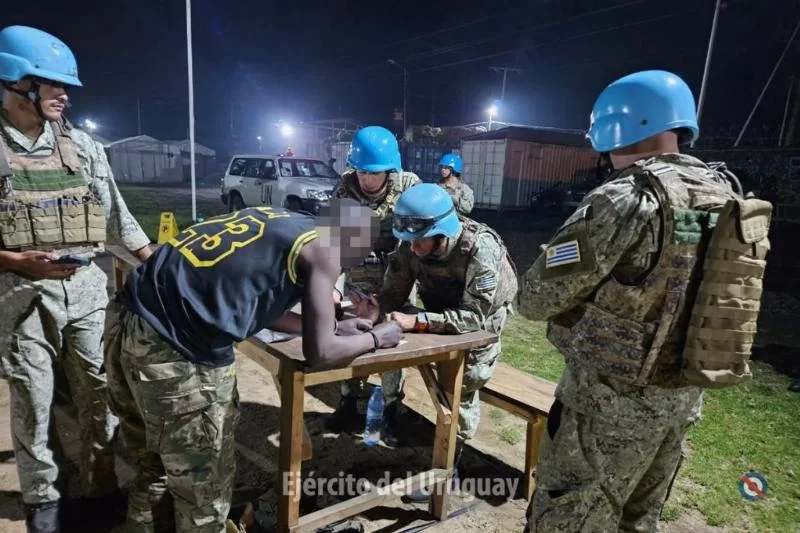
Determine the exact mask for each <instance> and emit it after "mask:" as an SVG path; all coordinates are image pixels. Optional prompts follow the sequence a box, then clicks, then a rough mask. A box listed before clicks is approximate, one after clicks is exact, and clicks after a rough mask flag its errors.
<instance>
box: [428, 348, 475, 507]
mask: <svg viewBox="0 0 800 533" xmlns="http://www.w3.org/2000/svg"><path fill="white" fill-rule="evenodd" d="M466 354H467V352H461V353H459V357H456V358H455V359H453V360H450V361H445V362H442V363H439V384H440V385H441V388H442V390H443V391H444V393H445V396H446V397H447V400H448V401H449V402H450V413H451V416H450V417H446V416H444V413H443V412H442V410H439V409H437V414H436V437H435V440H434V443H433V465H432V467H433V468H446V469H447V470H452V469H453V461H454V459H455V451H456V433H457V430H458V408H459V404H460V403H461V384H462V382H463V380H464V360H465V358H466ZM451 479H452V472H451V473H450V474H449V475H448V476H447V479H446V480H444V481H443V482H441V483H438V484H437V485H436V486H435V487H434V488H433V494H431V503H430V512H431V514H432V515H433V516H434V517H435V518H436V519H437V520H444V519H445V518H447V509H448V507H449V504H450V480H451Z"/></svg>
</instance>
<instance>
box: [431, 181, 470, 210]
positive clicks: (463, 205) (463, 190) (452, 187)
mask: <svg viewBox="0 0 800 533" xmlns="http://www.w3.org/2000/svg"><path fill="white" fill-rule="evenodd" d="M439 185H441V187H442V188H443V189H444V190H446V191H447V193H448V194H449V195H450V198H452V199H453V205H455V206H456V211H458V214H459V215H463V216H467V215H469V214H470V213H471V212H472V206H473V205H475V194H474V193H473V192H472V188H471V187H470V186H469V185H467V184H466V183H464V182H463V181H462V180H460V179H458V178H455V182H454V183H453V182H450V181H449V180H447V179H444V180H440V181H439Z"/></svg>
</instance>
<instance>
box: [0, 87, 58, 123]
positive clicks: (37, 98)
mask: <svg viewBox="0 0 800 533" xmlns="http://www.w3.org/2000/svg"><path fill="white" fill-rule="evenodd" d="M30 82H31V87H30V89H28V90H27V91H23V90H22V89H17V88H15V87H12V86H11V84H10V83H6V82H3V86H4V87H5V89H6V90H7V91H11V92H12V93H16V94H18V95H20V96H21V97H23V98H25V99H26V100H28V101H29V102H30V103H32V104H33V108H34V109H35V110H36V114H37V115H39V118H41V119H42V122H47V117H45V116H44V111H43V110H42V96H41V94H40V93H39V91H40V89H41V87H42V86H41V85H40V84H39V82H38V81H36V80H33V79H32V80H30ZM69 107H70V103H69V100H67V101H66V102H64V108H65V109H66V108H69Z"/></svg>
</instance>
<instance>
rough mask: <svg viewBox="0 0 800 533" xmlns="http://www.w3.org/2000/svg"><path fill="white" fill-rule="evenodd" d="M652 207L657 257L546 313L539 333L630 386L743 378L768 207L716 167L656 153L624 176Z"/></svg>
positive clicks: (758, 288)
mask: <svg viewBox="0 0 800 533" xmlns="http://www.w3.org/2000/svg"><path fill="white" fill-rule="evenodd" d="M631 173H634V174H637V178H638V177H641V179H643V180H646V181H647V185H648V186H649V187H650V188H651V189H652V190H653V191H654V192H655V194H656V197H657V198H658V201H659V204H660V206H661V209H660V215H661V232H660V233H661V235H660V243H659V252H658V253H659V257H658V261H657V262H656V263H655V265H654V267H653V268H652V269H651V270H650V271H649V272H647V273H646V274H645V275H644V276H643V277H642V278H640V279H639V280H635V281H633V282H631V281H630V280H625V281H624V282H621V281H618V280H617V279H616V277H615V273H614V272H612V273H611V274H610V275H609V277H608V278H607V279H606V280H605V281H604V282H603V283H602V284H601V285H600V286H599V287H597V288H596V289H595V292H594V293H593V295H592V296H591V297H590V299H589V301H587V302H586V303H584V304H582V305H581V306H579V307H578V308H577V309H574V310H572V311H569V312H568V313H566V314H565V315H562V316H561V317H559V318H557V319H555V320H553V321H551V323H550V325H549V328H548V329H549V331H548V338H549V339H550V341H551V342H552V343H553V344H554V345H555V346H556V347H557V348H558V349H559V350H561V351H562V353H564V354H565V355H567V356H570V357H575V358H576V359H577V360H578V361H579V362H581V363H582V364H585V365H587V366H589V367H591V368H594V369H595V370H596V371H597V372H598V373H599V374H601V375H605V376H610V377H613V378H616V379H619V380H621V381H623V382H626V383H629V384H633V385H637V386H658V387H666V388H676V387H687V386H700V387H708V388H716V387H724V386H728V385H732V384H735V383H738V382H740V381H742V380H745V379H748V378H749V377H750V370H749V368H748V365H747V361H748V360H749V357H750V347H751V345H752V341H753V338H754V336H755V333H756V319H757V318H758V309H759V300H760V297H761V280H762V278H763V273H764V267H765V266H766V262H765V260H764V259H765V257H766V252H767V250H768V248H769V243H768V241H767V240H766V234H767V230H768V227H769V216H770V213H771V206H770V204H769V203H768V202H764V201H762V200H756V199H742V198H741V197H740V196H739V195H737V194H735V193H734V192H733V191H732V189H731V187H730V185H729V184H728V183H727V182H726V181H725V180H724V179H723V178H722V177H721V175H720V174H719V173H717V172H716V171H715V170H712V169H710V168H709V169H704V168H702V167H686V166H681V167H680V169H678V168H677V167H675V166H673V165H671V164H669V163H664V162H662V161H659V160H658V159H656V158H652V159H649V160H647V161H643V162H639V163H637V164H636V167H634V169H633V170H632V171H629V172H626V173H624V174H623V175H622V176H628V175H630V174H631Z"/></svg>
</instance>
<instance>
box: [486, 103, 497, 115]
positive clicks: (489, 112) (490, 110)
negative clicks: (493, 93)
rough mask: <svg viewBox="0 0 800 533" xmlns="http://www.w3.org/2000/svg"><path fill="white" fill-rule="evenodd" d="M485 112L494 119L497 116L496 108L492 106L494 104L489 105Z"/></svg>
mask: <svg viewBox="0 0 800 533" xmlns="http://www.w3.org/2000/svg"><path fill="white" fill-rule="evenodd" d="M486 112H487V113H488V114H489V116H490V117H496V116H497V106H496V105H494V104H492V105H490V106H489V108H488V109H487V110H486Z"/></svg>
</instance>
